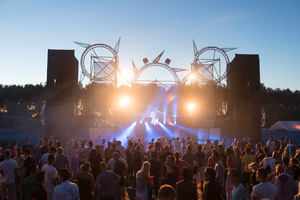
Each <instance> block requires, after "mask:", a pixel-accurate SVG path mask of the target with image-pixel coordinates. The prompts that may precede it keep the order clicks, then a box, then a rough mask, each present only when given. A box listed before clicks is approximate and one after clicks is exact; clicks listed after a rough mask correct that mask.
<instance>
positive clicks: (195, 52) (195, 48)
mask: <svg viewBox="0 0 300 200" xmlns="http://www.w3.org/2000/svg"><path fill="white" fill-rule="evenodd" d="M193 48H194V56H196V55H197V53H198V49H197V46H196V44H195V41H194V40H193Z"/></svg>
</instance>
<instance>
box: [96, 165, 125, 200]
mask: <svg viewBox="0 0 300 200" xmlns="http://www.w3.org/2000/svg"><path fill="white" fill-rule="evenodd" d="M100 168H101V173H100V174H99V175H98V176H97V179H96V185H95V192H94V193H95V195H98V196H99V197H100V198H103V199H105V200H114V189H115V188H116V187H117V185H118V183H119V181H120V179H121V178H120V176H119V175H117V174H116V173H115V172H112V171H109V170H107V166H106V163H105V162H103V161H102V162H101V163H100Z"/></svg>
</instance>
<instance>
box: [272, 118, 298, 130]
mask: <svg viewBox="0 0 300 200" xmlns="http://www.w3.org/2000/svg"><path fill="white" fill-rule="evenodd" d="M270 130H271V131H274V130H286V131H297V132H300V121H278V122H276V123H275V124H274V125H273V126H272V127H271V128H270Z"/></svg>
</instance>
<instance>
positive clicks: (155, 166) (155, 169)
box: [149, 160, 161, 181]
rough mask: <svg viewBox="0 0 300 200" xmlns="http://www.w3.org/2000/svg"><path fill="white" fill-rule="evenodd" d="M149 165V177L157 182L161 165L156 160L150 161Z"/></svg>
mask: <svg viewBox="0 0 300 200" xmlns="http://www.w3.org/2000/svg"><path fill="white" fill-rule="evenodd" d="M149 163H150V164H151V167H150V175H151V176H154V179H153V180H156V181H157V180H159V170H160V169H161V164H160V162H158V161H157V160H150V161H149Z"/></svg>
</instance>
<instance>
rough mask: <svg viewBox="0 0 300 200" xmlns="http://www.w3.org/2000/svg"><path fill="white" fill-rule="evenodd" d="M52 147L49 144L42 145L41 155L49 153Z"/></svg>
mask: <svg viewBox="0 0 300 200" xmlns="http://www.w3.org/2000/svg"><path fill="white" fill-rule="evenodd" d="M49 151H50V149H49V147H48V146H47V145H43V146H42V147H41V156H42V155H44V154H45V153H49Z"/></svg>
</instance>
